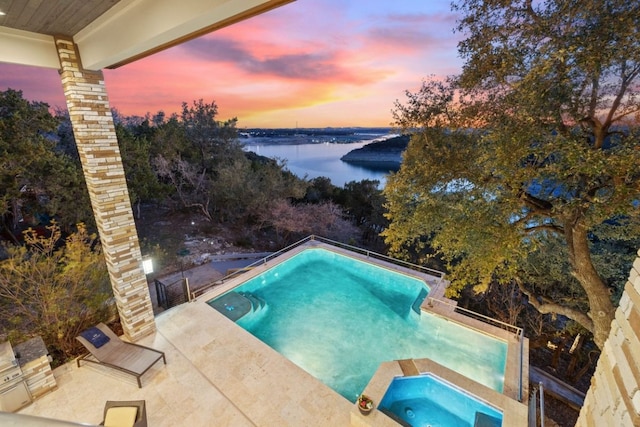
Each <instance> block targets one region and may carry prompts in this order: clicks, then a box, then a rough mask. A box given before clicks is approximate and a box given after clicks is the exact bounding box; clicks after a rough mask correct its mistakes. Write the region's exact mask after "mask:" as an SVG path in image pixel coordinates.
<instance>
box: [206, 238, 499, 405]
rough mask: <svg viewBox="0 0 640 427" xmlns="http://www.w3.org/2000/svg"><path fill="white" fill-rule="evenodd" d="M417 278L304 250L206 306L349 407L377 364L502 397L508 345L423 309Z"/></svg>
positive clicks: (420, 283)
mask: <svg viewBox="0 0 640 427" xmlns="http://www.w3.org/2000/svg"><path fill="white" fill-rule="evenodd" d="M428 291H429V289H428V287H427V286H426V284H425V283H424V281H422V280H419V279H417V278H415V277H411V276H408V275H404V274H400V273H397V272H393V271H391V270H388V269H385V268H382V267H378V266H375V265H373V264H371V263H368V262H363V261H359V260H356V259H354V258H351V257H348V256H344V255H341V254H337V253H335V252H332V251H329V250H324V249H317V248H313V249H306V250H304V251H302V252H300V253H299V254H297V255H295V256H293V257H291V258H290V259H288V260H286V261H284V262H282V263H280V264H278V265H277V266H275V267H273V268H271V269H269V270H267V271H265V272H264V273H262V274H260V275H258V276H256V277H254V278H252V279H250V280H248V281H247V282H245V283H243V284H242V285H240V286H238V287H236V288H234V289H233V290H232V291H229V292H227V293H225V294H223V295H221V296H219V297H217V298H215V299H213V300H211V301H208V304H209V305H211V306H212V307H213V308H215V309H217V310H218V311H219V312H221V313H223V314H225V315H226V316H227V317H229V318H230V319H232V320H234V321H236V323H237V324H238V325H239V326H241V327H242V328H244V329H246V330H247V331H248V332H250V333H251V334H253V335H254V336H256V337H257V338H259V339H260V340H262V341H263V342H264V343H266V344H267V345H269V346H270V347H272V348H273V349H275V350H276V351H278V352H279V353H280V354H282V355H283V356H285V357H287V358H288V359H289V360H291V361H292V362H294V363H296V364H297V365H298V366H300V367H301V368H302V369H304V370H306V371H307V372H309V373H310V374H311V375H313V376H315V377H316V378H317V379H318V380H320V381H322V382H323V383H325V384H326V385H328V386H329V387H331V388H332V389H334V390H335V391H336V392H338V393H340V394H341V395H342V396H344V397H346V398H347V399H349V400H350V401H352V402H355V400H356V398H357V396H358V395H359V394H360V393H361V392H362V390H363V389H364V388H365V386H366V385H367V384H368V382H369V380H370V379H371V377H372V376H373V374H374V373H375V372H376V370H377V369H378V366H379V365H380V363H382V362H385V361H391V360H397V359H409V358H415V359H419V358H429V359H431V360H433V361H435V362H437V363H439V364H441V365H443V366H446V367H448V368H450V369H453V370H455V371H457V372H459V373H460V374H463V375H466V376H467V377H469V378H471V379H473V380H475V381H478V382H480V383H482V384H484V385H486V386H488V387H491V388H493V389H494V390H497V391H500V392H502V389H503V382H504V370H505V365H506V354H507V343H506V342H504V341H502V340H498V339H496V338H493V337H490V336H488V335H485V334H482V333H479V332H477V331H475V330H472V329H470V328H467V327H464V326H462V325H460V324H458V323H455V322H452V321H448V320H446V319H444V318H441V317H439V316H435V315H432V314H429V313H426V312H422V313H420V310H419V306H420V303H421V302H422V300H424V298H425V296H426V295H427V293H428Z"/></svg>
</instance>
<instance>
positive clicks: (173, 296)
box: [153, 278, 190, 310]
mask: <svg viewBox="0 0 640 427" xmlns="http://www.w3.org/2000/svg"><path fill="white" fill-rule="evenodd" d="M153 282H154V284H155V285H156V298H157V300H158V306H159V307H162V308H164V309H165V310H168V309H170V308H171V307H175V306H176V305H180V304H183V303H185V302H187V301H189V294H190V293H189V282H188V280H187V279H186V278H181V279H179V280H176V281H175V282H172V283H168V284H167V283H163V282H161V281H160V280H158V279H156V280H154V281H153Z"/></svg>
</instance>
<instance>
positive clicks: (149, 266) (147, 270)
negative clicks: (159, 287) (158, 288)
mask: <svg viewBox="0 0 640 427" xmlns="http://www.w3.org/2000/svg"><path fill="white" fill-rule="evenodd" d="M142 269H143V270H144V274H151V273H153V260H152V259H151V258H145V259H143V260H142Z"/></svg>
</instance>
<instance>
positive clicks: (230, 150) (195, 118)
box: [181, 99, 240, 169]
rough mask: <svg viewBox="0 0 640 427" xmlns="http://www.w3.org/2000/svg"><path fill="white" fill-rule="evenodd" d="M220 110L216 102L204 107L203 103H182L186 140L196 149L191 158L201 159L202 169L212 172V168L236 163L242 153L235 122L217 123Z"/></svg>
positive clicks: (233, 120) (198, 101)
mask: <svg viewBox="0 0 640 427" xmlns="http://www.w3.org/2000/svg"><path fill="white" fill-rule="evenodd" d="M217 115H218V106H217V105H216V103H215V102H211V104H207V103H205V102H204V101H203V100H202V99H199V100H197V101H194V102H193V105H191V106H189V104H187V103H186V102H183V103H182V116H181V119H182V124H183V126H184V129H185V134H186V137H187V140H188V141H189V143H190V147H191V148H192V149H193V151H192V152H191V153H185V157H187V156H186V155H187V154H190V156H189V157H188V158H189V159H191V160H196V159H199V161H200V162H201V166H202V168H203V169H204V168H207V167H209V168H211V164H220V163H229V162H233V161H235V159H237V157H238V156H237V152H238V149H240V144H239V143H238V132H237V129H236V122H237V120H236V119H231V120H227V121H225V122H221V121H219V120H216V116H217Z"/></svg>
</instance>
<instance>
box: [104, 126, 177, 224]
mask: <svg viewBox="0 0 640 427" xmlns="http://www.w3.org/2000/svg"><path fill="white" fill-rule="evenodd" d="M116 135H117V136H118V145H119V146H120V152H121V154H122V164H123V167H124V171H125V175H126V179H127V188H128V190H129V197H130V198H131V205H132V206H134V207H135V208H136V213H137V217H138V218H139V217H140V204H141V203H142V202H143V201H153V200H160V199H162V198H163V197H164V196H165V194H166V191H167V190H166V186H163V185H161V184H160V182H159V181H158V176H157V175H156V173H155V171H154V170H153V168H152V165H151V162H150V161H149V159H150V158H151V144H150V142H149V140H148V139H147V137H146V135H144V134H142V135H138V136H136V135H134V134H133V132H131V129H130V128H126V127H124V126H122V125H120V124H116Z"/></svg>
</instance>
